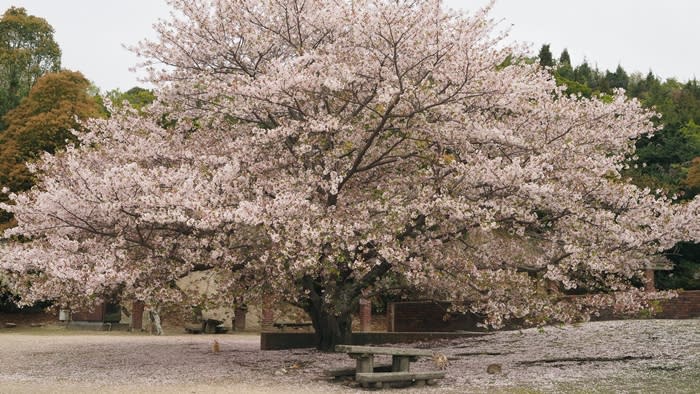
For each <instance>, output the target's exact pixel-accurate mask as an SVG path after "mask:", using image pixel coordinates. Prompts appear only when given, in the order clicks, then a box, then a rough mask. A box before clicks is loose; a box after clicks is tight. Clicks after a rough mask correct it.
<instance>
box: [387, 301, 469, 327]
mask: <svg viewBox="0 0 700 394" xmlns="http://www.w3.org/2000/svg"><path fill="white" fill-rule="evenodd" d="M449 306H450V304H449V303H448V302H437V301H417V302H394V303H392V304H390V305H389V308H387V309H388V311H389V313H388V316H387V317H388V322H387V331H392V332H449V331H481V329H479V328H478V327H477V326H476V324H477V323H478V322H479V319H478V317H477V316H475V315H474V314H471V313H467V314H461V313H448V312H447V310H448V308H449Z"/></svg>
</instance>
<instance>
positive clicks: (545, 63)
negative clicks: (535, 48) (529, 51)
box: [538, 44, 554, 67]
mask: <svg viewBox="0 0 700 394" xmlns="http://www.w3.org/2000/svg"><path fill="white" fill-rule="evenodd" d="M538 57H539V59H540V66H542V67H554V58H553V57H552V52H551V51H550V50H549V44H544V45H542V48H541V49H540V54H539V55H538Z"/></svg>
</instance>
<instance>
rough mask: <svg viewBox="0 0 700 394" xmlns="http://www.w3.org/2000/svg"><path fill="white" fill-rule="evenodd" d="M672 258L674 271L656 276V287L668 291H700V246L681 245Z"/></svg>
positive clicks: (683, 243) (662, 272)
mask: <svg viewBox="0 0 700 394" xmlns="http://www.w3.org/2000/svg"><path fill="white" fill-rule="evenodd" d="M672 252H673V253H672V254H671V256H670V259H671V261H673V262H674V264H675V266H674V268H673V270H672V271H660V272H657V274H656V287H657V288H659V289H662V290H666V289H685V290H700V244H691V243H685V242H682V243H679V244H678V245H676V248H675V250H673V251H672Z"/></svg>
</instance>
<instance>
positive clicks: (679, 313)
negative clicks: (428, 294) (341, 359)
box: [387, 290, 700, 332]
mask: <svg viewBox="0 0 700 394" xmlns="http://www.w3.org/2000/svg"><path fill="white" fill-rule="evenodd" d="M449 305H450V304H449V303H447V302H436V301H416V302H395V303H392V304H389V306H388V308H387V311H388V313H387V331H392V332H447V331H481V330H482V329H481V328H479V327H477V325H476V324H477V323H478V322H479V318H478V316H476V315H474V314H469V313H468V314H465V315H463V314H450V313H448V312H447V309H448V307H449ZM660 307H661V308H660V311H658V312H657V313H655V314H654V317H655V318H657V319H694V318H700V290H689V291H679V292H678V297H676V298H672V299H670V300H666V301H663V302H662V303H661V304H660ZM617 318H620V317H616V316H613V315H612V314H611V313H606V312H605V311H602V313H601V316H600V317H598V318H594V319H593V320H613V319H617ZM627 318H629V317H627Z"/></svg>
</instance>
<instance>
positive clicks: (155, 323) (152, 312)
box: [148, 308, 163, 335]
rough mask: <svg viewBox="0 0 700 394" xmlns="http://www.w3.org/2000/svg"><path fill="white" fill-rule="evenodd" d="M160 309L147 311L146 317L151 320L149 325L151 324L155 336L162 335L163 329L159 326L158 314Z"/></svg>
mask: <svg viewBox="0 0 700 394" xmlns="http://www.w3.org/2000/svg"><path fill="white" fill-rule="evenodd" d="M159 309H160V308H157V309H156V308H152V309H150V310H149V311H148V316H149V317H150V318H151V323H152V324H153V327H154V328H155V330H156V332H155V334H156V335H163V327H162V326H161V325H160V313H159V311H158V310H159Z"/></svg>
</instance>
